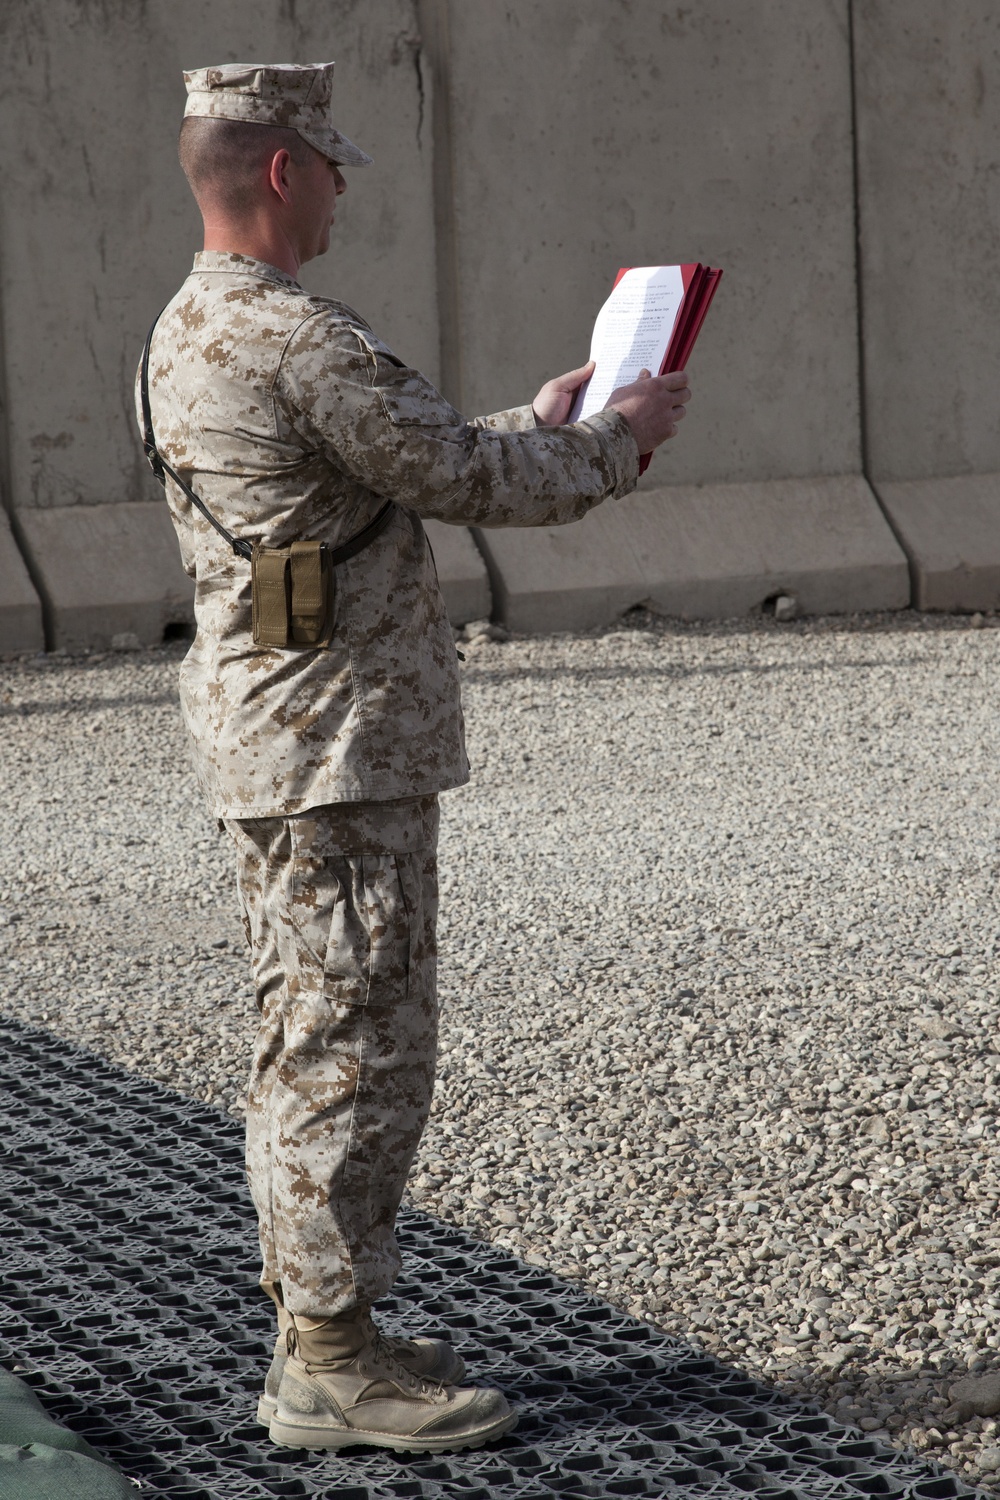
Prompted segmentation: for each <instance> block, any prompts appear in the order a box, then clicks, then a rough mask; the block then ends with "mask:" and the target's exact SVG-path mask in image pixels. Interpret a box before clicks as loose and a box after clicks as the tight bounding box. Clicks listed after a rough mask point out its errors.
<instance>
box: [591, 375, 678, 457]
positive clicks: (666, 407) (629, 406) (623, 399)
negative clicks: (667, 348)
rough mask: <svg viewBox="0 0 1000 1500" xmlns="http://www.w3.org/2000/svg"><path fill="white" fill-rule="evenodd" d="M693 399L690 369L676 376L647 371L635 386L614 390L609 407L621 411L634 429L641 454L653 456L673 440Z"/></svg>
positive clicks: (624, 386)
mask: <svg viewBox="0 0 1000 1500" xmlns="http://www.w3.org/2000/svg"><path fill="white" fill-rule="evenodd" d="M690 400H691V390H690V387H689V386H688V377H687V371H686V370H678V371H677V373H676V374H675V375H650V373H649V371H648V370H643V371H642V373H641V374H640V376H639V379H638V380H637V381H636V382H635V383H634V384H633V385H623V386H621V387H620V389H618V390H617V391H614V392H613V393H612V395H611V398H610V400H609V401H608V406H609V407H613V408H614V410H615V411H620V412H621V414H622V416H623V417H624V418H625V420H626V422H627V423H628V425H629V426H630V427H631V429H632V436H633V437H634V438H635V441H636V446H637V447H638V449H639V452H640V453H652V451H653V449H654V448H658V447H659V446H660V444H661V443H665V442H666V441H667V439H668V438H672V437H673V436H674V435H675V433H676V432H677V424H678V422H680V421H681V420H682V418H683V417H684V414H685V411H686V408H687V403H688V402H689V401H690Z"/></svg>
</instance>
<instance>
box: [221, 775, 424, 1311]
mask: <svg viewBox="0 0 1000 1500" xmlns="http://www.w3.org/2000/svg"><path fill="white" fill-rule="evenodd" d="M226 828H227V830H228V832H229V833H230V834H231V836H232V838H233V839H234V840H235V843H236V848H237V867H238V884H239V893H240V902H241V906H242V909H243V918H244V923H245V926H246V931H247V936H248V939H249V942H250V947H251V952H252V955H253V974H254V984H255V987H256V993H257V1002H258V1005H259V1007H260V1016H261V1019H260V1029H259V1031H258V1034H257V1039H256V1044H255V1047H254V1052H253V1062H252V1066H251V1076H250V1085H249V1089H248V1094H247V1146H246V1150H247V1156H246V1160H247V1174H248V1177H249V1180H250V1190H251V1193H252V1194H253V1200H254V1204H255V1206H256V1209H257V1214H258V1218H259V1222H260V1244H261V1256H262V1260H263V1270H262V1273H261V1284H262V1285H263V1286H264V1287H265V1289H266V1290H267V1291H269V1292H270V1294H271V1295H272V1296H274V1295H275V1288H280V1294H279V1296H280V1300H281V1301H283V1302H284V1305H285V1306H286V1307H287V1308H288V1309H289V1311H291V1312H293V1313H300V1314H303V1315H305V1316H310V1317H328V1316H330V1315H331V1314H333V1313H338V1312H342V1311H345V1310H346V1309H348V1308H349V1307H352V1306H353V1305H354V1304H355V1303H357V1302H372V1301H374V1300H375V1299H376V1298H377V1297H380V1296H383V1295H384V1294H385V1292H387V1291H388V1290H389V1288H390V1287H391V1286H392V1283H393V1281H394V1280H395V1278H396V1275H397V1274H398V1271H399V1266H400V1258H399V1251H398V1248H397V1245H396V1238H395V1234H394V1232H393V1225H394V1222H395V1217H396V1210H397V1209H398V1207H399V1201H400V1198H401V1197H402V1194H403V1187H404V1185H405V1183H406V1177H407V1173H408V1172H409V1169H410V1164H411V1162H412V1161H413V1157H414V1153H415V1152H416V1149H417V1143H418V1142H419V1140H420V1135H421V1132H422V1130H423V1128H424V1125H425V1123H426V1120H427V1115H428V1112H429V1109H430V1103H431V1094H432V1091H433V1086H434V1068H435V1061H436V1052H437V972H436V970H437V951H436V941H435V925H436V919H437V832H438V805H437V798H436V797H434V796H430V797H416V798H408V799H405V800H403V801H398V802H383V803H377V802H367V803H337V804H334V805H331V806H328V807H320V808H313V809H311V810H310V811H309V812H308V813H305V814H302V815H299V816H296V817H289V818H254V819H240V820H227V822H226Z"/></svg>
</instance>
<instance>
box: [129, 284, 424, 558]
mask: <svg viewBox="0 0 1000 1500" xmlns="http://www.w3.org/2000/svg"><path fill="white" fill-rule="evenodd" d="M162 312H163V309H162V308H161V309H160V312H158V313H157V314H156V317H155V318H154V319H153V326H152V328H150V330H149V332H148V333H147V334H146V342H145V344H144V345H143V350H142V373H141V375H140V377H139V395H140V399H141V402H142V448H143V452H144V453H145V455H146V457H147V459H148V460H149V466H150V468H151V469H152V471H153V473H154V474H155V475H156V477H157V479H158V480H159V481H160V483H161V484H162V485H164V486H166V482H167V481H166V475H167V474H169V475H170V477H171V479H172V480H173V481H174V483H175V484H176V485H179V486H180V488H181V489H182V490H183V491H184V493H185V495H186V496H187V497H188V499H189V500H190V501H191V504H192V505H194V506H195V507H196V508H197V509H198V510H200V511H201V514H202V515H203V516H204V517H205V520H206V521H207V522H208V523H209V525H210V526H214V528H215V530H216V531H217V532H218V533H219V535H220V536H221V537H222V539H223V541H225V542H228V544H229V546H230V547H232V549H233V551H234V552H235V553H236V556H237V557H243V558H245V559H246V560H247V562H249V561H250V559H251V558H252V557H253V544H252V543H251V542H248V541H245V540H244V539H243V537H238V536H233V534H232V532H230V531H227V530H226V528H225V527H224V526H223V525H222V522H221V521H217V520H216V519H215V517H214V516H213V515H212V512H211V511H210V510H209V508H208V506H207V505H206V504H205V502H204V500H202V498H201V496H200V495H196V494H195V492H194V490H193V489H192V488H191V486H190V485H189V484H188V483H187V482H186V481H185V480H183V479H182V478H181V476H180V475H179V474H178V472H177V470H176V469H174V468H171V466H170V464H168V463H167V461H166V459H165V458H164V457H163V456H162V454H161V453H159V452H158V451H157V447H156V440H155V438H154V437H153V417H152V413H151V412H150V409H149V350H150V345H151V344H152V342H153V329H155V327H156V325H157V323H158V322H159V321H160V317H161V314H162ZM395 509H396V505H395V502H394V501H392V500H387V501H386V502H385V504H384V505H383V507H382V509H381V510H380V511H379V512H378V514H377V515H376V516H374V517H373V518H372V520H370V521H369V522H368V525H367V526H363V527H362V528H361V530H360V531H356V532H355V533H354V535H353V536H351V537H348V539H347V541H346V542H342V543H341V545H340V546H339V547H334V548H333V550H332V551H331V552H330V553H329V561H330V566H331V567H334V568H335V567H336V566H337V564H338V563H342V562H347V560H348V558H350V557H356V556H357V554H358V553H359V552H363V551H364V549H365V547H367V546H368V544H369V543H370V542H373V541H374V540H375V538H376V537H377V536H379V535H380V534H381V533H382V532H383V531H384V530H385V528H386V527H387V526H388V524H389V522H390V521H391V520H392V516H393V512H394V511H395Z"/></svg>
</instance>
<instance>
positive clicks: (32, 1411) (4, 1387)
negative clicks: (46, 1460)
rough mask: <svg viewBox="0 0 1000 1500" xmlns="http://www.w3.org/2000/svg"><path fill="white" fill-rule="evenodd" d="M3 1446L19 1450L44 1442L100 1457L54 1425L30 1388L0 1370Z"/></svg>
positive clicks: (5, 1371)
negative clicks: (9, 1444)
mask: <svg viewBox="0 0 1000 1500" xmlns="http://www.w3.org/2000/svg"><path fill="white" fill-rule="evenodd" d="M0 1443H13V1444H14V1446H15V1447H16V1448H25V1447H27V1445H28V1444H29V1443H45V1444H46V1445H47V1446H48V1447H49V1448H65V1449H67V1450H68V1451H69V1452H72V1453H85V1454H86V1455H87V1457H88V1458H97V1457H98V1455H97V1454H96V1453H95V1452H94V1450H93V1448H92V1447H91V1446H90V1444H89V1443H88V1442H87V1440H86V1438H82V1437H77V1435H76V1433H75V1432H70V1431H69V1430H68V1428H66V1427H60V1426H59V1423H58V1422H53V1420H52V1418H51V1417H50V1416H49V1415H48V1413H47V1412H45V1411H44V1410H43V1408H42V1405H41V1403H40V1401H39V1400H38V1397H37V1396H36V1395H35V1393H34V1391H33V1390H32V1389H31V1387H30V1385H25V1383H24V1381H23V1380H18V1378H17V1376H16V1375H11V1374H9V1373H8V1371H7V1370H0Z"/></svg>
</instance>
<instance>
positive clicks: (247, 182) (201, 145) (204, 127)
mask: <svg viewBox="0 0 1000 1500" xmlns="http://www.w3.org/2000/svg"><path fill="white" fill-rule="evenodd" d="M278 151H287V152H288V154H289V156H290V157H291V159H292V161H293V162H294V163H295V164H296V165H297V166H305V165H306V163H307V162H308V160H309V158H310V157H311V156H317V155H319V153H318V152H317V151H316V150H315V148H314V147H313V146H310V145H309V142H308V141H304V140H303V139H302V137H301V136H300V135H299V133H298V131H297V130H289V129H287V128H286V127H285V126H283V125H256V124H253V123H251V122H250V121H249V120H219V119H210V118H206V117H205V116H202V115H189V116H188V117H187V118H186V119H185V120H184V121H183V122H182V124H181V134H180V140H179V142H178V155H179V156H180V162H181V168H182V170H183V172H184V176H185V177H186V178H187V180H188V182H189V183H190V185H191V191H192V193H194V196H195V200H196V201H197V204H198V207H199V208H200V209H201V210H202V211H203V212H204V210H205V208H206V207H209V206H211V207H213V208H215V209H222V210H223V211H224V212H225V213H227V214H229V215H230V216H231V217H233V218H240V217H241V216H243V215H245V214H247V213H249V212H251V211H252V210H253V208H254V206H255V203H256V201H257V198H258V194H259V192H260V183H261V178H262V176H263V175H264V174H265V173H266V171H267V169H268V167H269V166H270V164H271V162H272V161H273V159H274V157H275V154H276V153H277V152H278Z"/></svg>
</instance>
